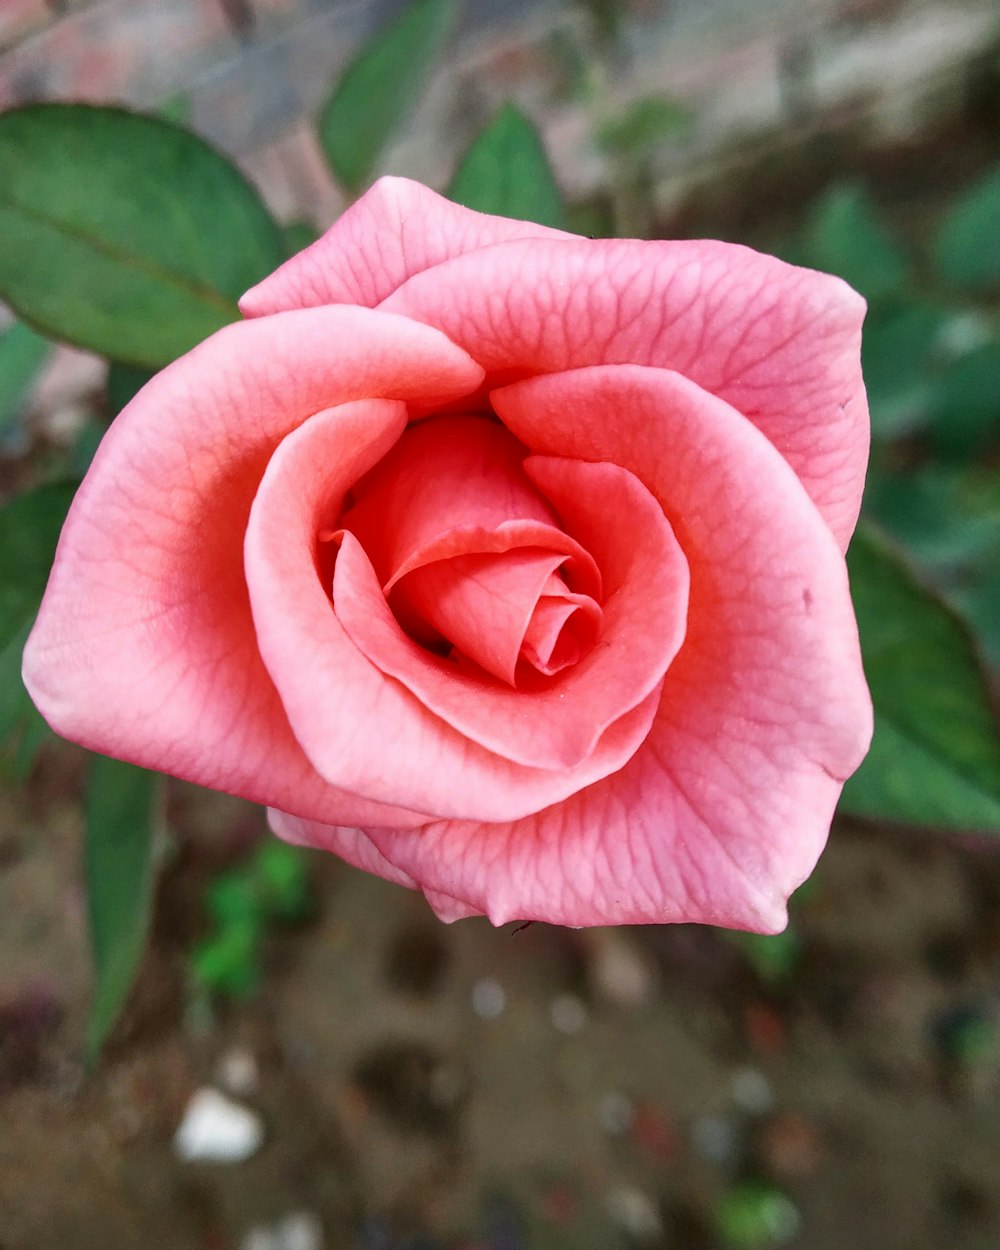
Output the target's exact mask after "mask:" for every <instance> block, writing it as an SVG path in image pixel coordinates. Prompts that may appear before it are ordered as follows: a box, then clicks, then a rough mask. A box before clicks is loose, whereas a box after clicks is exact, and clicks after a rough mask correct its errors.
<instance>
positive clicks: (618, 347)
mask: <svg viewBox="0 0 1000 1250" xmlns="http://www.w3.org/2000/svg"><path fill="white" fill-rule="evenodd" d="M243 310H244V312H245V314H246V316H247V318H248V319H247V320H246V321H244V322H242V323H240V324H238V325H233V326H229V327H227V328H226V329H224V330H222V331H220V332H219V333H218V334H215V335H213V336H212V337H211V338H210V339H208V340H207V341H206V342H204V343H202V344H201V345H200V346H199V347H197V348H195V350H194V351H192V352H190V353H189V354H188V355H187V356H185V357H184V358H183V359H181V360H178V361H177V362H176V363H175V364H173V365H171V366H170V367H169V368H167V369H165V370H164V371H163V372H162V373H161V374H159V375H158V376H157V377H156V378H154V379H153V381H152V382H150V383H149V385H148V386H147V387H146V388H145V389H144V390H143V391H142V392H141V393H140V394H139V395H138V396H137V397H136V399H135V400H134V401H133V402H132V403H131V404H130V405H129V406H128V408H127V409H126V410H125V411H124V412H123V413H122V415H121V416H120V417H119V418H118V420H117V421H116V422H115V424H114V427H113V428H112V430H111V431H110V433H109V434H108V436H107V437H106V439H105V440H104V443H103V444H102V446H101V449H100V451H99V453H98V455H97V458H96V460H95V461H94V465H93V468H92V469H91V471H90V473H89V474H88V476H87V479H86V481H85V482H84V484H83V486H82V487H81V489H80V492H79V494H78V496H77V499H76V502H75V503H74V505H73V509H72V511H71V513H70V516H69V519H68V521H67V523H66V527H65V530H64V532H63V535H62V540H61V542H60V545H59V550H58V554H57V557H56V562H55V567H54V569H53V572H52V577H51V580H50V582H49V587H48V590H47V592H46V596H45V600H44V602H43V604H42V608H41V612H40V614H39V617H38V623H37V625H36V626H35V630H34V632H33V634H32V636H31V639H30V641H29V643H28V647H27V650H26V653H25V670H24V671H25V680H26V682H27V684H28V688H29V690H30V691H31V694H32V696H33V698H34V699H35V701H36V703H37V704H38V706H39V708H40V709H41V711H42V712H43V714H44V715H45V717H46V718H47V719H48V720H49V721H50V723H51V724H52V725H53V727H54V728H55V729H57V730H58V731H59V732H60V733H62V734H64V735H65V736H66V737H69V738H72V739H74V740H75V741H77V742H80V743H83V744H84V745H85V746H87V747H90V748H92V749H93V750H96V751H101V752H105V753H107V754H110V755H115V756H119V757H121V758H123V759H127V760H131V761H133V762H135V763H138V764H142V765H145V766H147V767H150V768H156V769H161V770H164V771H166V772H170V773H174V774H176V775H178V776H180V777H185V778H188V779H190V780H192V781H196V782H200V783H201V784H203V785H206V786H212V787H216V788H218V789H222V790H228V791H231V792H232V793H234V794H240V795H244V796H246V797H248V798H251V799H254V800H257V801H259V802H262V803H266V804H268V805H269V806H270V807H271V808H272V809H273V811H272V814H271V820H272V824H273V827H274V829H275V831H276V832H277V833H278V834H280V835H281V836H282V837H284V838H287V839H289V840H291V841H295V842H302V843H306V844H308V845H312V846H321V847H325V848H327V849H329V850H332V851H335V852H336V853H337V854H338V855H341V856H343V857H344V858H345V859H347V860H349V861H350V862H351V863H353V864H357V865H360V866H361V867H363V868H366V869H368V870H369V871H371V872H375V873H379V874H380V875H382V876H384V877H388V878H389V879H390V880H393V881H397V882H400V883H402V884H404V885H408V886H416V887H418V888H419V889H421V890H423V891H424V893H425V894H426V895H427V898H428V900H429V901H430V904H431V906H432V907H433V908H434V910H435V911H436V912H437V913H438V914H439V915H440V916H442V917H443V918H444V919H447V920H451V919H455V918H457V917H460V916H467V915H473V914H478V913H485V914H486V915H488V916H489V917H490V919H491V920H492V921H493V922H494V923H496V924H500V923H502V922H505V921H508V920H513V919H539V920H547V921H550V922H553V923H557V924H566V925H593V924H615V923H622V922H665V921H692V920H694V921H703V922H708V923H712V924H720V925H728V926H732V927H736V928H746V929H753V930H760V931H765V932H770V931H775V930H779V929H780V928H781V927H782V926H783V924H784V922H785V903H786V900H787V897H788V895H789V893H790V892H791V891H792V890H793V889H794V888H795V887H796V886H797V885H798V884H799V883H800V882H801V881H802V880H803V879H804V878H805V877H806V876H807V874H808V873H809V872H810V870H811V869H812V867H813V864H814V863H815V861H816V858H817V856H818V854H819V852H820V850H821V848H822V846H823V843H824V840H825V838H826V835H827V832H828V829H829V824H830V819H831V816H832V814H833V810H834V806H835V804H836V802H837V797H838V795H839V793H840V789H841V785H842V783H843V781H844V779H845V778H846V777H847V776H848V775H849V774H850V773H851V772H852V771H853V770H854V769H855V768H856V767H857V765H858V763H859V762H860V761H861V759H862V757H863V755H864V753H865V750H866V748H867V745H868V740H869V736H870V732H871V706H870V702H869V698H868V693H867V689H866V687H865V682H864V677H863V674H862V670H861V663H860V658H859V652H858V641H857V631H856V627H855V623H854V617H853V614H852V609H851V602H850V598H849V595H848V585H847V577H846V573H845V567H844V560H843V555H842V553H843V550H844V548H845V547H846V545H847V542H848V539H849V537H850V535H851V531H852V529H853V527H854V524H855V520H856V518H857V513H858V506H859V501H860V497H861V489H862V483H863V479H864V473H865V463H866V458H867V449H868V416H867V409H866V405H865V393H864V388H863V385H862V380H861V372H860V367H859V350H858V349H859V333H860V325H861V320H862V315H863V311H864V305H863V302H862V300H861V299H860V298H859V297H858V296H857V295H856V294H855V293H854V292H853V291H852V290H850V288H848V287H847V286H845V285H844V283H843V282H841V281H839V280H838V279H835V278H831V277H827V276H825V275H822V274H817V273H812V272H809V271H806V270H802V269H795V268H792V267H790V266H788V265H785V264H783V263H781V262H780V261H777V260H773V259H771V258H769V257H766V256H760V255H758V254H756V253H755V252H752V251H749V250H748V249H746V248H743V247H736V246H732V245H729V244H725V243H714V242H682V243H669V242H668V243H664V242H648V243H647V242H634V241H622V240H602V241H597V242H593V241H588V240H585V239H579V238H575V237H571V236H568V235H562V234H560V233H558V232H555V231H552V230H547V229H544V228H543V227H541V226H536V225H531V224H526V223H524V222H517V221H508V220H505V219H501V218H495V217H488V216H482V215H480V214H478V213H472V212H468V211H467V210H465V209H462V208H459V207H457V206H455V205H454V204H451V203H449V202H447V201H446V200H443V199H441V198H440V197H439V196H437V195H435V194H433V193H432V192H430V191H428V190H426V189H425V188H423V187H421V186H418V185H416V184H414V183H410V182H406V181H403V180H400V179H389V178H386V179H383V180H382V181H381V182H379V183H378V184H377V185H376V186H375V187H373V188H372V190H371V191H369V192H368V194H367V195H366V196H365V197H364V198H363V199H362V200H361V201H359V202H358V203H357V204H356V205H355V206H354V207H353V208H351V209H350V211H349V212H347V213H345V215H344V216H343V217H342V218H341V219H340V221H338V222H337V223H336V225H335V226H333V228H332V229H331V230H330V231H329V232H328V233H327V234H326V235H325V236H324V237H323V238H322V239H320V240H319V242H317V243H316V244H314V245H313V246H312V247H310V248H307V249H306V250H305V251H304V252H302V253H301V254H300V255H298V256H296V257H294V258H293V259H292V260H290V261H289V262H288V263H287V264H285V265H283V266H282V267H281V268H280V269H279V270H278V271H277V272H276V273H274V274H272V275H271V277H269V278H267V279H266V280H265V281H264V282H262V283H261V284H260V285H259V286H257V287H255V288H254V289H253V290H252V291H250V292H249V293H248V294H247V295H246V296H245V298H244V300H243Z"/></svg>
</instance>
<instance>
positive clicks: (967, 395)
mask: <svg viewBox="0 0 1000 1250" xmlns="http://www.w3.org/2000/svg"><path fill="white" fill-rule="evenodd" d="M928 410H929V416H930V430H929V436H930V441H931V444H932V445H933V447H934V449H935V450H936V451H937V452H938V454H939V455H941V456H943V457H945V458H947V459H968V458H971V457H974V456H976V455H977V454H978V453H980V452H981V451H983V450H984V449H985V448H986V447H987V445H988V444H989V443H991V442H993V443H998V442H1000V343H997V342H995V341H994V342H990V343H984V344H983V345H982V346H981V347H978V348H976V349H975V350H974V351H971V352H969V353H968V354H967V355H964V356H960V357H959V358H958V359H957V360H953V361H951V362H950V363H949V364H948V366H947V367H946V368H945V369H944V370H943V371H942V372H941V374H940V376H939V377H938V378H937V380H936V383H935V385H934V388H933V391H932V394H931V396H930V398H929V401H928Z"/></svg>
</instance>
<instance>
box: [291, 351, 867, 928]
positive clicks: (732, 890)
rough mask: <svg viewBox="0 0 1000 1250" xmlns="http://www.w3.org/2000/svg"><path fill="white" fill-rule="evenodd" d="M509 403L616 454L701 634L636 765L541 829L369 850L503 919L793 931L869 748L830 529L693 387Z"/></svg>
mask: <svg viewBox="0 0 1000 1250" xmlns="http://www.w3.org/2000/svg"><path fill="white" fill-rule="evenodd" d="M494 400H495V404H496V407H497V410H498V411H499V412H500V413H501V414H502V416H503V419H504V420H505V422H507V423H508V424H509V425H510V427H511V429H512V430H513V431H514V433H515V434H516V435H517V436H518V437H519V438H520V439H521V440H522V442H524V443H526V444H527V445H528V446H532V447H534V448H536V449H537V450H539V451H541V452H547V451H548V452H551V451H553V450H555V449H557V448H558V450H559V452H560V454H563V455H577V456H580V457H582V458H585V459H586V458H595V459H596V458H602V459H603V458H609V459H612V460H614V462H615V463H617V464H620V465H622V466H623V467H626V468H629V469H630V470H631V471H632V472H634V473H635V474H636V475H637V476H638V477H640V478H641V479H642V480H643V481H644V482H645V484H646V486H647V487H648V488H649V489H650V490H651V491H652V492H653V494H655V495H656V497H657V498H658V499H659V500H660V502H661V504H662V505H663V507H664V510H665V512H666V513H667V516H668V518H669V519H670V520H671V522H672V524H673V525H674V528H675V530H676V531H677V534H678V537H679V538H680V540H681V545H682V547H683V549H684V551H685V553H686V554H687V557H688V560H689V563H690V567H691V609H690V615H689V624H688V629H689V633H688V638H687V640H686V641H685V644H684V646H683V647H682V648H681V651H680V653H679V654H678V656H677V658H676V659H675V661H674V663H673V664H672V665H671V668H670V670H669V672H668V674H667V678H666V681H665V682H664V686H663V694H662V697H661V701H660V708H659V712H658V715H657V719H656V722H655V724H654V726H653V729H652V730H651V731H650V734H649V737H648V738H647V740H646V741H645V742H644V744H643V746H642V747H641V748H640V749H639V751H638V752H637V753H636V755H635V756H634V758H633V759H632V760H631V761H630V762H629V763H628V764H627V765H626V766H625V767H624V768H623V769H622V770H621V771H620V772H618V773H616V774H615V775H613V776H610V777H607V778H606V779H605V780H604V781H601V782H598V783H596V784H595V785H593V786H590V787H589V788H587V789H585V790H581V791H580V792H579V793H577V794H574V795H573V796H572V797H570V798H568V799H567V800H566V801H565V802H563V803H560V804H557V805H555V806H552V807H550V808H548V809H547V810H546V811H544V812H540V813H538V814H537V815H536V816H533V817H528V818H527V819H525V820H521V821H517V822H513V823H508V824H494V825H482V824H475V823H471V822H467V821H450V822H449V821H442V822H438V823H435V824H431V825H428V826H427V827H425V828H423V829H421V830H419V831H418V832H408V831H405V830H392V829H371V828H370V829H368V836H369V837H370V838H371V840H372V841H373V842H374V843H375V845H376V846H377V847H378V848H379V850H380V851H381V852H382V854H383V855H385V856H386V858H387V859H388V860H389V861H390V862H391V863H392V864H393V865H395V866H396V867H397V868H401V869H402V870H403V871H405V872H408V873H409V874H410V875H411V876H413V877H414V879H415V880H417V881H418V882H419V883H420V887H421V888H422V889H424V890H440V891H442V892H444V893H447V894H449V895H451V896H452V897H455V898H458V899H460V900H462V901H463V902H465V903H466V904H467V905H468V906H470V907H475V908H477V909H478V910H479V911H482V912H484V913H486V914H487V915H489V917H490V919H491V920H493V921H494V923H497V924H499V923H503V922H505V921H507V920H512V919H540V920H547V921H550V922H552V923H556V924H568V925H593V924H619V923H630V922H631V923H664V922H672V921H701V922H705V923H712V924H721V925H726V926H728V927H731V928H748V929H753V930H758V931H762V932H775V931H778V930H780V929H781V928H782V927H783V925H784V923H785V900H786V898H787V896H788V894H789V893H790V892H791V891H792V890H793V889H795V887H796V886H797V885H799V884H800V883H801V881H802V880H803V879H804V878H805V877H806V876H807V875H808V873H809V872H810V871H811V869H812V867H813V865H814V863H815V861H816V858H817V856H818V854H819V852H820V850H821V849H822V846H823V844H824V842H825V839H826V834H827V830H828V828H829V822H830V819H831V817H832V814H833V809H834V806H835V804H836V801H837V797H838V795H839V793H840V789H841V785H842V782H843V780H844V778H846V777H847V776H848V775H849V774H850V773H851V772H852V771H853V770H854V768H856V767H857V765H858V763H859V762H860V761H861V759H862V758H863V756H864V754H865V751H866V749H867V745H868V741H869V738H870V734H871V703H870V700H869V697H868V692H867V689H866V687H865V683H864V675H863V673H862V670H861V661H860V656H859V652H858V644H857V632H856V626H855V623H854V618H853V614H852V611H851V604H850V598H849V593H848V586H847V577H846V572H845V569H844V563H843V560H842V559H841V557H840V555H839V553H838V551H837V549H836V547H835V545H834V543H833V541H832V539H831V537H830V534H829V531H828V530H827V529H826V527H825V525H824V524H823V522H822V520H821V519H820V517H819V516H818V514H817V512H816V510H815V508H814V507H813V505H812V504H811V503H810V501H809V499H808V497H807V496H806V495H805V492H804V491H803V490H802V487H801V485H800V483H799V482H798V481H797V479H796V478H795V475H794V474H793V473H792V472H791V470H790V469H789V467H788V466H787V464H786V463H785V462H784V461H783V460H782V459H781V457H780V456H779V455H778V454H777V452H776V451H775V450H774V448H773V447H772V446H771V445H770V444H769V443H768V442H767V440H766V439H764V438H763V437H762V436H761V435H760V434H759V433H758V431H756V430H755V429H754V428H753V426H751V425H749V424H748V423H747V422H746V421H744V420H743V419H742V417H741V416H740V414H739V413H737V412H735V411H734V410H733V409H732V408H730V407H729V406H728V405H726V404H724V403H723V402H722V401H720V400H716V399H714V398H712V397H711V396H709V395H706V394H705V393H704V392H702V391H700V390H699V388H698V387H696V386H694V385H693V384H692V383H691V382H689V381H687V380H685V379H684V378H681V377H679V376H677V375H674V374H670V373H668V372H666V371H661V370H651V369H642V368H637V367H620V368H609V369H589V370H581V371H579V372H577V373H566V374H563V375H561V376H557V377H551V378H538V379H534V380H531V381H527V382H523V383H520V384H518V385H515V386H512V387H509V388H507V389H505V390H504V391H501V392H500V393H498V394H496V395H495V396H494ZM588 417H589V419H588ZM318 832H319V831H314V833H315V834H318Z"/></svg>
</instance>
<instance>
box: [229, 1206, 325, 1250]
mask: <svg viewBox="0 0 1000 1250" xmlns="http://www.w3.org/2000/svg"><path fill="white" fill-rule="evenodd" d="M240 1250H323V1227H322V1225H321V1224H320V1222H319V1218H318V1217H317V1216H315V1215H314V1214H313V1213H312V1212H311V1211H294V1212H292V1214H291V1215H286V1216H285V1218H284V1219H281V1220H278V1222H277V1223H276V1224H272V1225H269V1226H268V1225H263V1224H257V1225H255V1226H254V1227H253V1228H251V1230H250V1231H249V1233H247V1235H246V1237H244V1238H243V1241H242V1242H241V1244H240Z"/></svg>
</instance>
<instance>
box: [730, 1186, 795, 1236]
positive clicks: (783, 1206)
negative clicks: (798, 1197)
mask: <svg viewBox="0 0 1000 1250" xmlns="http://www.w3.org/2000/svg"><path fill="white" fill-rule="evenodd" d="M716 1223H717V1226H718V1230H719V1236H720V1238H721V1240H722V1243H723V1245H725V1246H728V1247H730V1248H731V1250H765V1248H766V1247H771V1246H780V1245H783V1244H784V1243H785V1242H786V1241H790V1240H791V1239H792V1238H794V1236H795V1234H796V1233H797V1232H798V1231H799V1227H800V1225H801V1217H800V1216H799V1213H798V1211H797V1210H796V1209H795V1207H794V1206H793V1205H792V1203H791V1201H790V1200H789V1199H788V1198H786V1197H785V1195H784V1194H783V1193H782V1192H781V1191H780V1190H779V1189H776V1188H775V1187H774V1186H773V1185H771V1184H769V1183H766V1182H764V1181H758V1180H745V1181H740V1182H738V1183H737V1184H736V1185H734V1186H733V1187H732V1188H731V1189H729V1190H728V1191H727V1192H726V1193H725V1194H724V1195H723V1197H722V1199H721V1201H720V1202H719V1206H718V1210H717V1213H716Z"/></svg>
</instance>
